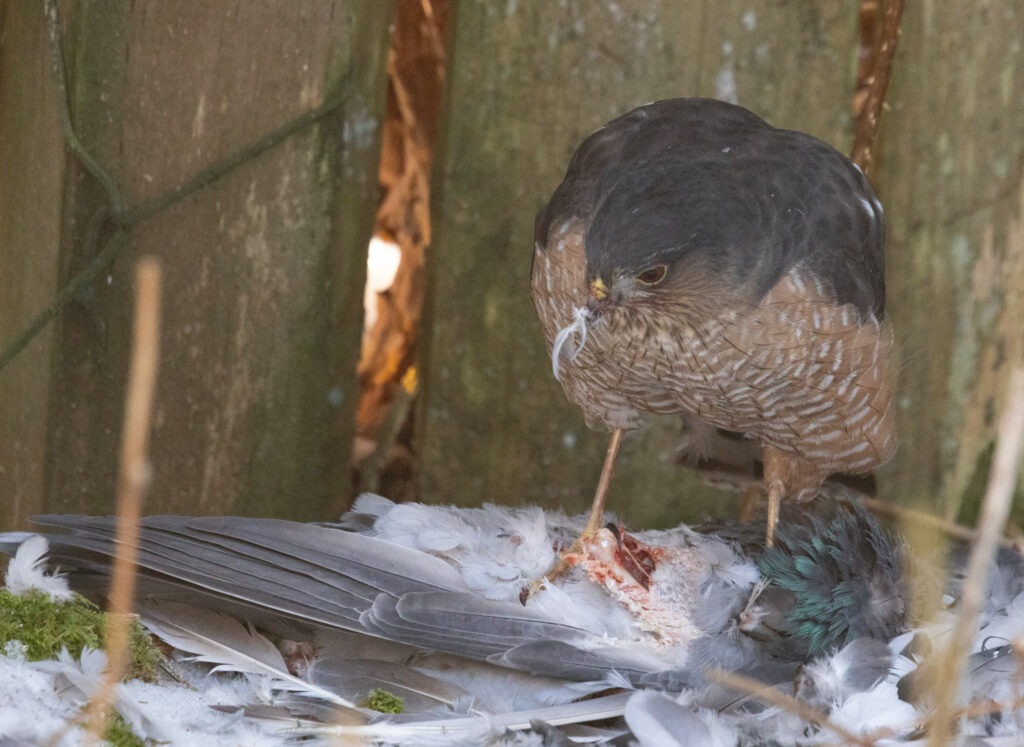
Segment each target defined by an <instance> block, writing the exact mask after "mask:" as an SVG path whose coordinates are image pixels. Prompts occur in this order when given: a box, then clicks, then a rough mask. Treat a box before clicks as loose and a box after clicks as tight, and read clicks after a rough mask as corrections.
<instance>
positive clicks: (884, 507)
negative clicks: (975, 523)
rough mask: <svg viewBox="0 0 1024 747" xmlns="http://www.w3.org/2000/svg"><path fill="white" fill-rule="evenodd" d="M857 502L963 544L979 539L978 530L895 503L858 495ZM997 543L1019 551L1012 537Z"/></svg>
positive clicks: (998, 539) (880, 514)
mask: <svg viewBox="0 0 1024 747" xmlns="http://www.w3.org/2000/svg"><path fill="white" fill-rule="evenodd" d="M857 500H858V501H860V502H861V503H862V504H863V505H864V507H865V508H867V509H868V510H869V511H871V512H872V513H874V514H878V515H879V516H886V517H888V518H890V519H899V520H900V521H902V522H905V523H908V524H924V525H927V526H929V527H932V528H934V529H938V530H939V531H941V532H943V533H945V534H946V535H947V536H949V537H952V538H953V539H956V540H960V541H962V542H974V540H975V539H977V537H978V530H977V529H972V528H971V527H965V526H964V525H963V524H956V523H954V522H952V521H948V520H947V519H943V518H942V517H941V516H935V515H933V514H928V513H925V512H924V511H916V510H915V509H912V508H906V507H905V506H897V505H896V504H894V503H887V502H886V501H883V500H879V499H878V498H871V497H869V496H866V495H860V494H858V495H857ZM996 541H997V542H998V543H999V545H1000V546H1001V547H1006V548H1009V549H1011V550H1014V549H1017V547H1018V543H1017V542H1016V541H1015V540H1014V539H1012V538H1010V537H1006V536H1001V537H998V538H997V539H996Z"/></svg>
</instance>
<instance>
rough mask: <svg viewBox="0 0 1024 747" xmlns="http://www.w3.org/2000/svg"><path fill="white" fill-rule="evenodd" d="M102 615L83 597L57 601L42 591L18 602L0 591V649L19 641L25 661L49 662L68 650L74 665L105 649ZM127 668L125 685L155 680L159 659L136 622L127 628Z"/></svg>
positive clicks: (161, 657)
mask: <svg viewBox="0 0 1024 747" xmlns="http://www.w3.org/2000/svg"><path fill="white" fill-rule="evenodd" d="M105 629H106V614H105V613H104V612H102V611H101V610H99V609H98V608H97V607H96V606H95V605H93V604H92V603H90V602H88V601H86V600H85V599H84V598H83V597H80V596H78V595H75V598H74V599H73V600H71V601H69V602H61V601H56V600H54V599H52V598H50V597H49V596H47V595H46V594H44V593H43V592H41V591H30V592H29V593H27V594H24V595H21V596H16V595H14V594H12V593H11V592H9V591H7V590H6V589H0V648H2V647H3V646H4V645H6V644H7V642H8V641H14V640H17V641H21V642H22V643H23V644H24V645H25V656H26V658H27V659H28V660H29V661H40V660H43V659H52V658H54V657H56V656H57V654H59V653H60V650H61V649H62V648H66V649H67V650H68V653H70V654H71V655H72V656H73V657H75V658H76V659H77V658H78V657H80V656H81V654H82V649H83V648H85V647H86V646H88V647H89V648H95V649H99V648H103V646H104V631H105ZM131 653H132V656H131V664H130V666H129V670H128V673H127V679H133V678H138V679H144V680H153V679H155V677H156V674H157V670H158V668H159V666H160V662H161V661H162V660H163V654H161V653H160V650H159V649H158V648H157V647H156V645H155V644H154V643H153V641H152V639H150V638H149V636H147V635H146V634H145V633H144V632H143V630H142V626H141V625H140V624H139V622H138V621H137V620H134V621H133V622H132V627H131Z"/></svg>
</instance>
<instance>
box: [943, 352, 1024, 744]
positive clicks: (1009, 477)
mask: <svg viewBox="0 0 1024 747" xmlns="http://www.w3.org/2000/svg"><path fill="white" fill-rule="evenodd" d="M1006 403H1007V404H1006V409H1005V411H1004V412H1003V416H1002V418H1001V420H1000V422H999V430H998V433H997V435H998V439H999V440H998V442H997V444H996V453H995V456H994V457H993V459H992V469H991V471H990V472H989V478H988V487H987V488H986V490H985V500H984V502H983V503H982V505H981V516H980V517H979V519H978V537H977V540H976V541H975V543H974V546H973V547H972V548H971V555H970V558H969V560H968V562H967V576H966V578H965V579H964V584H963V594H962V595H961V598H960V614H959V616H958V618H957V621H956V625H955V627H954V628H953V633H952V635H951V636H950V641H949V645H948V646H947V647H946V649H945V650H944V651H943V652H942V654H941V656H942V657H943V658H942V659H941V660H940V666H939V667H938V670H937V671H939V672H942V677H941V679H940V680H939V681H938V683H936V686H937V690H938V691H937V693H936V707H935V715H934V717H933V718H932V723H931V726H932V728H931V729H930V732H929V739H928V744H929V745H944V744H947V743H948V741H949V738H950V728H951V726H952V721H953V716H954V714H955V701H956V695H957V691H958V689H959V686H960V676H961V672H962V670H963V666H964V661H965V658H966V656H967V654H968V653H969V650H970V645H971V640H972V639H973V638H974V635H975V633H976V632H977V627H978V614H979V613H980V612H981V608H982V605H983V603H984V597H985V592H986V590H987V589H988V571H989V566H990V565H991V563H992V558H993V557H994V555H995V552H996V547H997V545H998V544H999V538H1000V535H1002V533H1003V526H1004V525H1005V524H1006V519H1007V517H1008V516H1009V513H1010V502H1011V501H1012V500H1013V489H1014V486H1015V484H1016V482H1017V470H1018V468H1019V466H1020V457H1021V450H1022V447H1024V366H1018V367H1017V368H1016V369H1015V370H1014V371H1013V373H1012V374H1011V376H1010V386H1009V393H1008V396H1007V399H1006Z"/></svg>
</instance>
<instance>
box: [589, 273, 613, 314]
mask: <svg viewBox="0 0 1024 747" xmlns="http://www.w3.org/2000/svg"><path fill="white" fill-rule="evenodd" d="M589 295H590V299H589V300H588V301H587V310H588V311H590V312H591V313H592V314H599V313H600V312H601V311H603V310H604V309H606V308H607V307H608V306H610V305H611V298H610V297H609V296H608V286H607V285H605V284H604V281H603V280H602V279H601V278H596V279H594V280H593V281H592V282H591V283H590V290H589Z"/></svg>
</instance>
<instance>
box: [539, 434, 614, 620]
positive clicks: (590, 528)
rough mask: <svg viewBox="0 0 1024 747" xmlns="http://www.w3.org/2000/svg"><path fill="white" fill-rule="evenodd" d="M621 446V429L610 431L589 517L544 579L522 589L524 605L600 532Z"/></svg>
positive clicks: (563, 571) (560, 572) (564, 568)
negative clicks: (584, 543)
mask: <svg viewBox="0 0 1024 747" xmlns="http://www.w3.org/2000/svg"><path fill="white" fill-rule="evenodd" d="M621 444H622V429H621V428H616V429H615V430H613V431H612V439H611V441H609V442H608V451H607V452H606V453H605V455H604V466H603V467H602V468H601V477H600V479H598V481H597V490H596V491H595V493H594V502H593V503H591V504H590V516H589V517H588V518H587V523H586V525H585V526H584V527H583V531H582V532H581V533H580V536H579V537H577V538H576V541H575V542H573V543H572V545H571V546H570V547H569V548H568V549H567V550H563V551H562V552H561V553H560V554H559V557H558V561H557V562H556V563H555V564H554V565H553V566H552V567H551V570H550V571H548V572H547V573H546V574H545V576H544V578H539V579H537V580H536V581H534V582H533V583H532V584H531V585H530V586H529V587H527V588H524V589H523V592H522V593H521V594H520V595H519V596H520V599H521V600H522V602H523V603H524V604H525V603H526V600H527V599H529V598H530V597H532V596H533V595H534V594H536V593H537V592H538V591H540V588H541V587H542V586H543V585H544V581H545V580H548V581H554V580H555V579H556V578H559V577H560V576H563V575H564V574H565V573H566V572H567V571H568V570H569V568H571V567H572V566H571V565H570V564H569V563H568V562H567V561H566V560H565V556H566V555H569V554H573V553H579V552H581V551H582V550H583V541H584V540H585V539H588V538H590V537H593V536H594V535H595V534H597V533H598V532H599V531H600V530H601V527H602V526H604V506H605V500H606V499H607V497H608V486H609V485H610V484H611V481H612V474H613V473H614V472H615V459H616V457H617V456H618V455H619V446H620V445H621Z"/></svg>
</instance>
